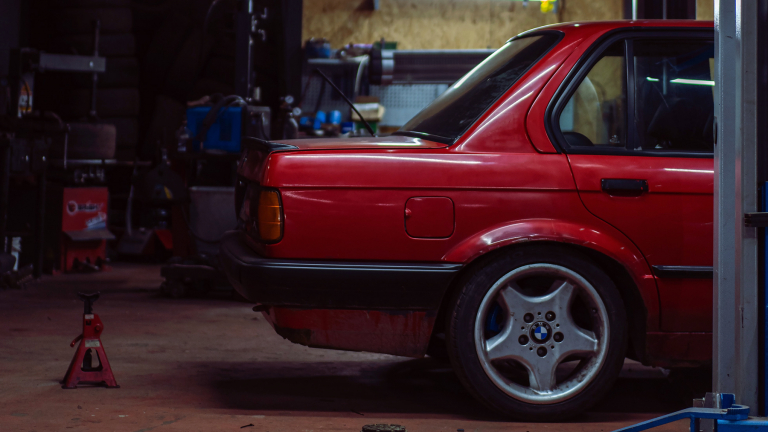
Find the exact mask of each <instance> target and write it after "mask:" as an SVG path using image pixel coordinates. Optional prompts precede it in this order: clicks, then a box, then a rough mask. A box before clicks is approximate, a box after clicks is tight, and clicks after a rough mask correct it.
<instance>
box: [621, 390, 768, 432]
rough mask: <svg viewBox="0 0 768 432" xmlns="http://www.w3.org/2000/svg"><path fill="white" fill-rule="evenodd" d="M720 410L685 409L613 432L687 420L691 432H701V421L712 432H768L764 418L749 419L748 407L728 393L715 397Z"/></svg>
mask: <svg viewBox="0 0 768 432" xmlns="http://www.w3.org/2000/svg"><path fill="white" fill-rule="evenodd" d="M716 396H717V398H718V401H717V402H718V403H717V405H719V406H720V407H721V408H687V409H684V410H680V411H677V412H673V413H672V414H667V415H665V416H661V417H657V418H655V419H651V420H648V421H644V422H642V423H638V424H636V425H632V426H628V427H625V428H622V429H618V430H615V431H614V432H640V431H644V430H648V429H653V428H655V427H658V426H663V425H665V424H668V423H672V422H676V421H678V420H685V419H689V420H690V422H691V428H690V430H691V432H699V431H701V430H702V429H701V420H712V421H713V422H714V425H713V426H714V430H716V431H718V432H744V431H746V430H750V431H760V432H764V431H768V421H766V419H765V418H760V419H756V418H752V419H750V418H749V407H747V406H744V405H737V404H735V403H734V399H735V396H734V395H732V394H730V393H721V394H719V395H716Z"/></svg>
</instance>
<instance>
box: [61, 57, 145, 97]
mask: <svg viewBox="0 0 768 432" xmlns="http://www.w3.org/2000/svg"><path fill="white" fill-rule="evenodd" d="M68 75H69V76H67V78H69V82H71V83H72V84H73V85H72V87H75V88H79V89H88V90H90V89H91V87H92V86H93V78H92V77H91V75H90V74H68ZM97 85H98V90H99V91H101V90H102V89H110V88H126V87H129V88H130V87H138V86H139V62H138V60H136V58H135V57H122V58H121V57H112V58H107V70H106V71H105V72H104V73H100V74H99V81H98V84H97Z"/></svg>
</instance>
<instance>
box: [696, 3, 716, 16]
mask: <svg viewBox="0 0 768 432" xmlns="http://www.w3.org/2000/svg"><path fill="white" fill-rule="evenodd" d="M696 19H698V20H710V21H711V20H713V19H715V2H714V0H696Z"/></svg>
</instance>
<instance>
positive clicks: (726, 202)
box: [713, 0, 758, 407]
mask: <svg viewBox="0 0 768 432" xmlns="http://www.w3.org/2000/svg"><path fill="white" fill-rule="evenodd" d="M715 7H716V9H715V30H716V42H715V58H716V71H715V81H716V83H717V86H716V87H715V113H716V121H715V127H716V137H717V138H716V145H715V201H714V204H715V212H714V232H715V234H714V241H715V245H714V246H715V247H714V262H715V277H714V308H713V309H714V311H713V312H714V321H713V391H715V392H718V393H734V394H736V401H737V402H738V403H739V404H743V405H748V406H754V407H756V406H758V405H757V403H758V379H757V377H758V304H757V303H758V301H757V299H758V270H757V229H756V228H746V227H745V226H744V213H746V212H754V211H757V209H758V207H757V163H756V161H757V132H756V131H757V117H756V108H757V104H756V91H757V75H756V58H757V3H756V2H753V1H737V0H721V1H719V2H716V3H715Z"/></svg>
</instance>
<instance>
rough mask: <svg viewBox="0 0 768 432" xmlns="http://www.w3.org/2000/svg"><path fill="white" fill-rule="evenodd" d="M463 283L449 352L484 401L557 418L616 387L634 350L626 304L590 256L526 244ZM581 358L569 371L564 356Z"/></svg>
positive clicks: (511, 411) (537, 417)
mask: <svg viewBox="0 0 768 432" xmlns="http://www.w3.org/2000/svg"><path fill="white" fill-rule="evenodd" d="M459 283H460V285H459V288H458V289H457V291H456V292H455V293H454V297H453V299H452V302H451V305H452V306H451V310H450V311H449V313H448V315H447V323H446V324H447V345H448V355H449V357H450V359H451V364H452V365H453V367H454V369H455V371H456V374H457V375H458V377H459V379H460V380H461V382H462V384H464V386H465V387H466V388H467V390H469V392H470V393H471V394H472V395H473V396H474V397H475V398H477V399H478V400H480V401H481V402H483V403H484V404H485V405H487V406H488V407H490V408H491V409H493V410H495V411H497V412H499V413H501V414H503V415H506V416H509V417H513V418H516V419H520V420H525V421H558V420H562V419H565V418H567V417H571V416H574V415H576V414H578V413H581V412H583V411H584V410H586V409H588V408H589V407H590V406H592V405H594V404H595V403H597V402H599V401H600V399H601V398H602V397H603V395H604V394H605V393H606V392H607V391H608V390H609V389H610V388H611V386H612V385H613V383H614V381H615V380H616V378H617V377H618V375H619V372H620V371H621V368H622V365H623V363H624V355H625V352H626V332H627V330H626V328H627V324H626V316H625V309H624V303H623V301H622V299H621V296H620V294H619V292H618V290H617V288H616V286H615V284H614V283H613V281H612V280H611V279H610V278H609V277H608V275H606V274H605V273H604V272H603V271H602V270H601V269H600V268H599V267H598V266H597V265H595V264H594V263H593V262H592V261H591V260H589V259H588V258H587V257H585V256H583V255H581V254H579V253H578V252H572V251H570V250H567V249H564V248H561V247H552V246H540V245H532V246H527V247H524V248H519V249H516V250H512V251H508V252H500V253H499V254H498V255H495V256H494V257H491V258H489V259H487V260H486V261H485V262H483V263H480V265H478V266H477V267H476V268H475V269H474V270H471V271H470V272H469V273H468V274H466V275H465V276H464V277H463V278H462V279H461V280H460V282H459ZM510 284H513V285H510ZM512 286H514V287H516V288H512ZM523 293H524V294H523ZM538 309H542V310H538ZM544 309H547V310H544ZM550 312H551V313H552V314H550ZM550 318H551V319H550ZM577 323H578V324H577ZM558 339H559V340H558ZM526 348H527V349H526ZM569 353H571V354H569ZM563 356H570V357H563ZM573 356H577V357H579V358H581V360H580V361H579V362H578V363H577V364H576V366H575V368H573V369H572V371H571V372H570V374H567V371H564V370H563V368H564V367H567V366H568V365H570V366H571V367H573V363H576V362H573V361H569V362H568V363H566V362H565V361H563V360H564V359H573V358H574V357H573ZM526 365H527V366H526ZM558 365H559V366H560V367H559V368H558ZM554 371H558V375H557V377H556V375H555V373H554ZM563 372H566V375H565V376H563V375H561V374H563ZM542 389H543V391H542Z"/></svg>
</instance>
